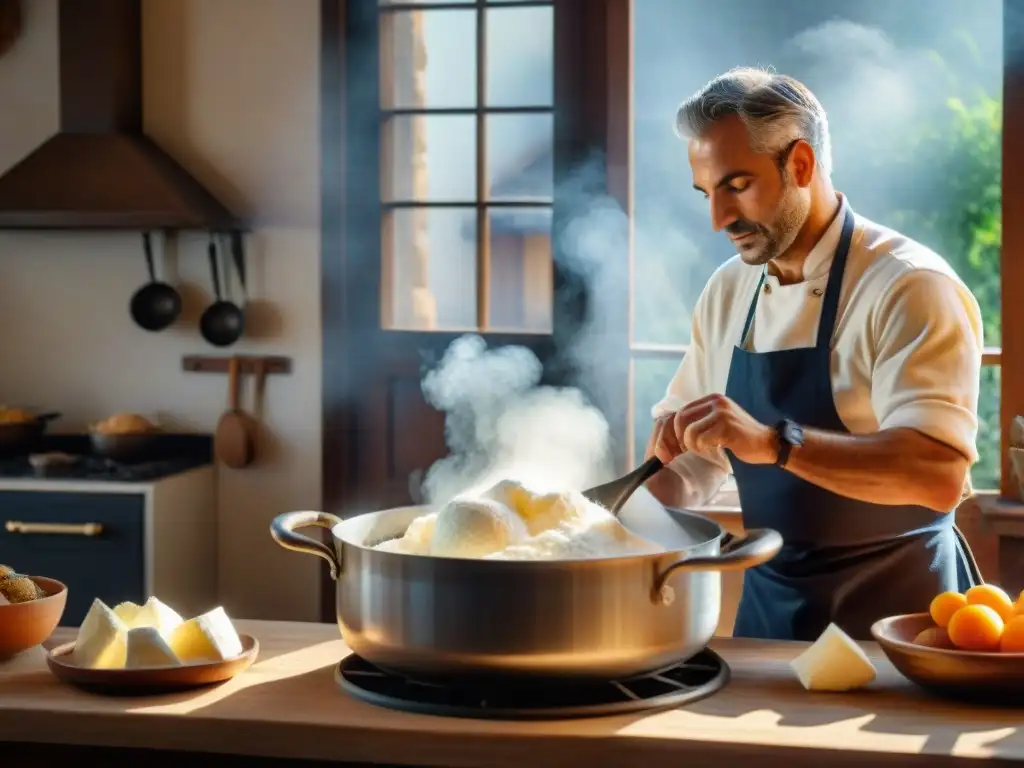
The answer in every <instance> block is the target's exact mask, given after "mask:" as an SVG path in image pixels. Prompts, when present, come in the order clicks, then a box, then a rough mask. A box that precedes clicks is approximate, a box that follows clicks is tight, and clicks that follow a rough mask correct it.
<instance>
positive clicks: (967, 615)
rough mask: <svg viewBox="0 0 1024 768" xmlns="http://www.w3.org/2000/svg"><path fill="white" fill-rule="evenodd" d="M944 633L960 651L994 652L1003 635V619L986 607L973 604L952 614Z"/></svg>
mask: <svg viewBox="0 0 1024 768" xmlns="http://www.w3.org/2000/svg"><path fill="white" fill-rule="evenodd" d="M946 631H947V632H949V639H950V640H951V641H952V642H953V645H955V646H956V647H957V648H959V649H960V650H962V651H994V650H996V649H997V648H998V647H999V639H1000V638H1001V637H1002V634H1003V619H1002V617H1001V616H1000V615H999V614H998V613H996V611H995V610H993V609H992V608H989V607H988V606H987V605H980V604H978V603H974V604H973V605H965V606H964V607H963V608H961V609H960V610H959V611H957V612H956V613H954V614H953V618H951V619H950V620H949V626H948V627H947V628H946Z"/></svg>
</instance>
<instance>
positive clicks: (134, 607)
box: [114, 600, 142, 626]
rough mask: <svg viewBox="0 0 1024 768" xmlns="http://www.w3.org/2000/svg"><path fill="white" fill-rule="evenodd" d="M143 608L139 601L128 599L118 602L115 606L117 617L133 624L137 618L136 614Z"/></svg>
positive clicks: (128, 623)
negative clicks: (134, 601)
mask: <svg viewBox="0 0 1024 768" xmlns="http://www.w3.org/2000/svg"><path fill="white" fill-rule="evenodd" d="M141 608H142V606H141V605H139V604H138V603H133V602H132V601H131V600H126V601H125V602H123V603H118V604H117V605H115V606H114V613H116V614H117V618H119V619H120V620H121V621H123V622H124V623H125V624H127V625H129V626H131V623H132V621H133V620H134V619H135V614H137V613H138V612H139V610H140V609H141Z"/></svg>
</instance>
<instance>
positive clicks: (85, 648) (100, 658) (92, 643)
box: [71, 599, 128, 669]
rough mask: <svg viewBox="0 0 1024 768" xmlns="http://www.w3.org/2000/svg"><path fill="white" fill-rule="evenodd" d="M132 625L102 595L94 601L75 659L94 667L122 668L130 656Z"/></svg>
mask: <svg viewBox="0 0 1024 768" xmlns="http://www.w3.org/2000/svg"><path fill="white" fill-rule="evenodd" d="M127 635H128V627H127V626H126V625H125V623H124V622H123V621H122V620H121V619H120V618H119V617H118V616H117V614H116V613H114V612H113V611H112V610H110V608H109V607H108V606H107V604H106V603H104V602H103V601H102V600H100V599H96V600H93V601H92V606H91V607H90V608H89V612H88V613H87V614H86V615H85V619H84V620H83V621H82V626H81V627H80V628H79V630H78V637H77V638H76V639H75V649H74V651H73V652H72V654H71V661H72V662H73V663H74V664H76V665H78V666H80V667H88V668H90V669H121V668H123V667H124V662H125V658H126V656H127V652H128V650H127Z"/></svg>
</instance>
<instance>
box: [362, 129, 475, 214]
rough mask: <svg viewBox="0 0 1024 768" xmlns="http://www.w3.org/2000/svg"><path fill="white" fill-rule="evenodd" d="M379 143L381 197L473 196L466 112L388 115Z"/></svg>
mask: <svg viewBox="0 0 1024 768" xmlns="http://www.w3.org/2000/svg"><path fill="white" fill-rule="evenodd" d="M382 141H383V146H382V152H381V163H382V165H383V168H382V169H381V170H382V183H381V187H382V195H383V198H384V200H386V201H388V202H395V201H402V200H421V201H422V200H432V201H445V200H447V201H454V202H474V201H475V200H476V150H475V147H476V119H475V118H474V117H473V116H472V115H454V116H453V115H401V116H396V117H392V118H390V119H389V120H388V121H387V123H385V125H384V133H383V137H382Z"/></svg>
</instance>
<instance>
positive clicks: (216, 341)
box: [199, 235, 245, 347]
mask: <svg viewBox="0 0 1024 768" xmlns="http://www.w3.org/2000/svg"><path fill="white" fill-rule="evenodd" d="M207 253H208V255H209V257H210V273H211V275H212V277H213V293H214V296H215V297H216V300H215V301H214V302H213V304H211V305H210V306H208V307H207V308H206V311H205V312H203V316H202V317H200V318H199V332H200V333H202V335H203V338H204V339H206V340H207V341H208V342H210V343H211V344H213V346H215V347H230V346H231V345H232V344H234V343H235V342H236V341H238V339H239V338H241V336H242V330H243V328H244V325H245V322H244V321H245V316H244V315H243V313H242V310H241V308H240V307H239V306H238V305H237V304H235V303H234V302H231V301H227V300H225V299H224V297H223V294H222V293H221V286H220V266H219V265H218V263H217V245H216V242H215V239H214V237H213V236H212V235H211V236H210V244H209V245H208V246H207Z"/></svg>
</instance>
